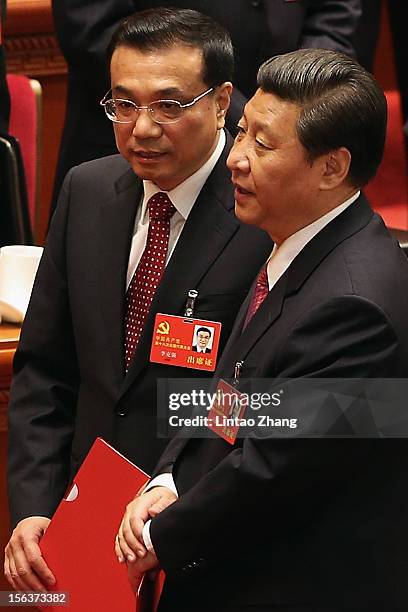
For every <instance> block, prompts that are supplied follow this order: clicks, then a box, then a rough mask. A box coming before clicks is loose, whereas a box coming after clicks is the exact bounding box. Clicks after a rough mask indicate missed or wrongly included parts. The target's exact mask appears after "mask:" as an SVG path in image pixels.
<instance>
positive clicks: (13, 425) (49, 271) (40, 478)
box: [8, 177, 78, 524]
mask: <svg viewBox="0 0 408 612" xmlns="http://www.w3.org/2000/svg"><path fill="white" fill-rule="evenodd" d="M69 179H70V177H68V178H67V180H66V181H65V184H64V188H63V190H62V193H61V198H60V206H59V207H58V211H57V213H56V214H55V216H54V219H53V222H52V225H51V228H50V232H49V235H48V239H47V244H46V246H45V249H44V253H43V256H42V259H41V262H40V266H39V269H38V273H37V277H36V280H35V284H34V288H33V293H32V297H31V301H30V305H29V308H28V312H27V315H26V318H25V321H24V325H23V329H22V333H21V339H20V343H19V347H18V350H17V352H16V355H15V359H14V378H13V382H12V387H11V394H10V403H9V409H8V416H9V426H8V431H9V434H8V435H9V451H8V452H9V463H8V484H9V500H10V510H11V517H12V522H13V524H15V523H17V522H18V521H19V520H21V519H22V518H24V517H26V516H30V515H43V516H51V515H52V514H53V512H54V510H55V508H56V506H57V505H58V503H59V501H60V500H61V498H62V496H63V494H64V492H65V489H66V486H67V484H68V478H69V465H70V451H71V441H72V435H73V429H74V420H75V405H76V398H77V389H78V368H77V357H76V351H75V342H74V336H73V329H72V322H71V316H70V307H69V299H68V292H67V281H66V261H65V229H66V224H67V217H68V212H67V210H68V208H67V204H68V199H69V182H70V180H69Z"/></svg>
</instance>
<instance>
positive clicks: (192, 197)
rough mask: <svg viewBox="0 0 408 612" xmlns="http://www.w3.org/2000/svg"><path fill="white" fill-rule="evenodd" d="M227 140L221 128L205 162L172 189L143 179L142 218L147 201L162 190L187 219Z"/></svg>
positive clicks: (144, 215) (142, 217)
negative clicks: (211, 151)
mask: <svg viewBox="0 0 408 612" xmlns="http://www.w3.org/2000/svg"><path fill="white" fill-rule="evenodd" d="M226 141H227V139H226V136H225V131H224V130H220V132H219V138H218V142H217V145H216V147H215V149H214V151H213V153H212V154H211V156H210V157H209V158H208V160H207V161H206V162H205V164H203V165H202V166H201V168H199V169H198V170H197V171H196V172H194V174H192V175H191V176H189V177H188V178H186V180H185V181H183V182H182V183H180V185H177V187H175V188H174V189H171V190H170V191H163V189H160V188H159V187H158V186H157V185H155V184H154V183H153V182H152V181H143V190H144V195H143V203H142V211H141V219H144V218H145V217H146V214H147V202H148V201H149V200H150V198H151V197H152V196H153V195H154V194H155V193H158V192H159V191H162V192H163V193H167V195H168V196H169V198H170V200H171V202H172V204H173V206H174V207H175V209H176V210H177V211H178V212H179V213H180V215H181V216H182V217H183V219H184V220H185V221H186V220H187V217H188V215H189V214H190V212H191V209H192V208H193V206H194V202H195V201H196V199H197V197H198V194H199V193H200V191H201V189H202V188H203V186H204V183H205V182H206V180H207V179H208V177H209V176H210V174H211V172H212V171H213V168H214V166H215V164H216V163H217V161H218V160H219V158H220V156H221V153H222V152H223V150H224V147H225V143H226Z"/></svg>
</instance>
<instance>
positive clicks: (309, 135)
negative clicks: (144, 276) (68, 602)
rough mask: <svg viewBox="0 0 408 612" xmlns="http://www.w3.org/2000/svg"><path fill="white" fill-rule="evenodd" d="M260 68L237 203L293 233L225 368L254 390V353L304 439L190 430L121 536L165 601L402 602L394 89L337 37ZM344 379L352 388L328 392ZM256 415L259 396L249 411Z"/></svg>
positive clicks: (401, 277) (258, 289)
mask: <svg viewBox="0 0 408 612" xmlns="http://www.w3.org/2000/svg"><path fill="white" fill-rule="evenodd" d="M258 83H259V89H258V91H257V92H256V94H255V96H254V97H253V98H252V99H251V100H250V101H249V102H248V104H247V105H246V107H245V112H244V116H243V117H242V119H241V120H240V122H239V134H238V136H237V138H236V141H235V144H234V147H233V149H232V151H231V153H230V155H229V159H228V166H229V167H230V169H231V171H232V180H233V183H234V186H235V199H236V213H237V216H238V217H239V218H240V219H241V220H242V221H245V222H246V223H249V224H251V225H256V226H258V227H261V228H263V229H265V230H266V231H267V232H268V233H269V234H270V236H271V237H272V238H273V240H274V241H275V244H276V247H275V248H274V252H273V254H272V256H271V258H270V259H269V260H268V263H267V265H266V266H265V267H264V268H263V269H262V271H261V273H260V274H259V275H258V277H257V280H256V283H255V284H254V287H253V289H252V291H251V292H250V294H249V296H248V298H247V300H246V301H245V302H244V304H243V306H242V309H241V311H240V313H239V315H238V317H237V320H236V322H235V325H234V329H233V331H232V334H231V337H230V339H229V341H228V344H227V346H226V349H225V351H224V354H223V357H222V359H221V362H220V363H219V365H218V368H217V371H216V379H217V378H219V377H221V378H224V379H225V378H227V379H229V378H231V377H233V376H234V371H235V373H236V376H235V378H236V380H235V386H236V387H237V386H238V390H241V391H245V385H242V386H241V385H239V381H240V378H239V377H238V374H239V370H240V372H241V377H243V378H244V379H245V378H247V379H251V380H250V382H251V385H252V389H253V390H254V391H259V390H260V389H261V388H263V390H265V389H266V390H268V391H269V392H270V393H272V392H275V393H276V394H277V395H274V398H275V400H276V398H277V397H278V398H279V397H280V398H281V399H280V402H281V403H280V409H281V414H283V415H284V416H286V417H292V416H294V417H296V418H297V419H298V421H299V425H298V429H297V430H295V438H293V437H291V436H290V435H289V434H290V432H291V429H289V427H290V426H289V427H288V429H287V432H284V433H283V435H282V434H281V435H280V436H279V434H276V433H275V434H274V427H273V426H272V425H270V426H269V428H267V429H265V428H262V427H261V426H259V428H258V429H256V427H255V429H253V430H252V432H251V433H250V434H249V435H245V433H243V435H242V436H241V437H238V438H237V439H236V440H235V443H233V444H229V443H227V442H226V441H225V439H223V438H222V437H221V436H220V435H217V434H216V433H213V432H210V434H211V435H207V437H206V438H205V437H204V431H205V428H204V429H203V431H202V432H201V439H200V437H199V435H197V433H198V432H197V431H195V432H192V431H191V430H190V431H188V430H187V431H186V430H184V431H182V432H181V435H180V436H178V437H177V438H174V439H173V441H172V442H171V443H170V445H169V447H168V449H167V450H166V452H165V453H164V455H163V458H162V460H161V462H160V464H159V466H158V468H157V470H156V472H157V474H158V477H157V478H160V479H161V480H160V481H159V480H155V479H153V481H152V483H151V485H152V486H153V487H154V488H152V489H151V490H147V489H146V492H144V493H143V494H142V495H140V496H139V497H137V498H136V499H135V500H134V501H133V502H132V503H131V504H130V506H128V508H127V510H126V512H125V515H124V518H123V521H122V524H121V527H120V529H119V533H118V537H117V542H116V552H117V555H118V557H119V558H120V560H124V559H126V560H127V561H128V567H129V575H130V579H131V582H132V584H133V586H134V587H136V586H137V584H138V582H139V581H140V577H141V575H142V574H143V571H145V570H147V569H152V568H155V567H158V566H159V565H160V566H161V567H162V568H163V569H164V570H165V572H166V576H167V578H166V583H165V586H164V591H163V595H162V600H161V605H160V608H159V609H160V612H164V611H166V612H167V611H170V610H178V611H181V610H183V611H187V610H194V611H195V612H201V610H203V611H204V610H217V611H218V612H221V611H222V612H225V611H227V610H228V611H234V612H237V611H238V610H248V611H249V610H251V611H252V610H253V611H256V612H261V611H262V612H263V611H267V610H268V611H270V612H272V611H273V612H283V611H284V610H285V611H286V610H288V611H289V610H290V611H293V612H295V611H296V612H309V611H312V610H313V612H316V611H319V612H323V611H324V612H334V611H335V612H340V611H348V612H356V611H357V610H358V611H359V612H384V610H387V612H398V611H402V610H404V609H405V607H406V604H407V601H408V587H407V580H406V567H407V560H408V552H407V551H408V529H407V515H408V494H407V487H406V474H407V471H408V445H407V442H406V440H403V439H395V438H394V439H382V440H380V439H378V438H379V437H382V436H383V435H384V434H381V431H382V432H384V430H386V429H387V428H388V427H389V426H390V425H392V421H393V420H394V419H396V422H398V419H401V418H402V419H403V420H405V421H406V395H405V396H402V399H403V401H402V403H401V404H400V408H401V412H400V413H398V412H397V411H396V406H398V405H396V404H393V403H391V401H390V400H389V399H388V398H389V397H390V389H394V387H395V385H397V384H398V382H397V381H396V382H394V381H390V380H389V379H391V378H393V377H396V378H402V379H406V378H407V377H408V329H407V312H408V262H407V260H406V257H405V256H404V254H403V253H402V251H401V249H400V248H399V246H398V244H397V242H396V241H395V240H394V239H393V238H392V237H391V236H390V234H389V233H388V231H387V229H386V228H385V226H384V223H383V221H382V220H381V218H380V217H379V216H377V215H375V214H373V212H372V210H371V209H370V207H369V205H368V203H367V202H366V201H365V199H364V197H363V196H362V195H360V192H359V189H360V188H361V187H362V186H363V185H364V184H365V183H366V182H367V181H368V180H369V179H370V178H371V177H372V176H373V175H374V174H375V171H376V168H377V167H378V164H379V163H380V160H381V156H382V149H383V143H384V134H385V125H386V103H385V98H384V95H383V93H382V92H381V90H380V89H379V88H378V86H377V85H376V84H375V82H374V81H373V79H372V77H371V76H370V75H369V74H368V73H367V72H365V71H364V69H363V68H361V67H360V66H359V65H358V64H356V63H355V62H354V61H353V60H350V59H348V58H346V57H345V56H343V55H341V54H337V53H334V52H331V51H321V50H319V51H314V50H302V51H295V52H293V53H289V54H287V55H285V56H279V57H276V58H272V59H271V60H269V61H267V62H266V63H265V64H264V65H263V66H262V67H261V69H260V72H259V75H258ZM265 378H267V379H269V384H268V386H266V387H265V385H266V383H265V380H263V381H262V380H259V379H265ZM371 378H375V379H381V380H380V381H378V382H379V383H380V388H381V390H382V391H381V395H382V396H383V397H384V398H386V400H385V402H384V404H383V408H384V412H378V410H377V411H373V412H371V409H370V403H369V402H368V400H367V399H366V397H368V394H369V390H370V381H369V380H366V379H371ZM308 379H309V384H305V383H307V382H308ZM311 379H317V381H313V380H311ZM326 379H330V380H331V379H336V380H337V387H335V388H336V389H337V391H338V392H339V393H340V395H338V396H337V398H338V399H336V396H335V395H334V394H333V393H329V392H327V393H325V394H323V396H322V394H317V395H316V393H315V391H314V389H316V385H315V383H316V382H317V383H318V382H319V380H320V381H321V384H322V385H324V384H329V382H330V381H327V380H326ZM358 379H362V380H360V381H359V380H358ZM285 381H286V383H285ZM299 382H302V383H303V386H302V394H301V395H299V396H298V397H297V400H296V396H294V395H293V393H294V392H295V391H296V388H297V387H296V384H299ZM218 384H219V385H220V384H221V383H218ZM261 384H262V385H263V386H262V387H261ZM387 385H388V386H387ZM390 385H391V386H390ZM219 388H220V387H219ZM353 388H354V391H353ZM355 389H358V390H359V392H358V394H356V393H355ZM282 391H284V393H282ZM289 392H291V393H292V395H290V394H289ZM405 393H406V386H405ZM288 394H289V395H288ZM250 397H251V396H250ZM271 397H272V396H271ZM286 397H288V398H289V399H290V398H291V397H292V398H294V401H291V402H289V401H287V400H286V399H285V398H286ZM348 397H350V398H354V400H353V401H351V400H350V401H349V400H348ZM375 399H378V400H379V399H380V398H379V397H378V396H376V397H375ZM346 400H347V401H346ZM285 402H286V403H285ZM273 406H274V404H273V403H272V402H271V403H270V404H269V407H266V408H265V410H264V413H263V414H264V415H265V417H274V416H275V414H276V409H274V408H273ZM344 406H347V407H348V409H347V410H346V409H345V408H344ZM377 409H378V406H377ZM375 413H376V414H377V416H379V419H378V420H377V421H376V420H375V419H374V416H375ZM254 414H255V413H254V412H252V411H251V404H250V405H249V407H248V408H247V409H246V414H245V416H246V417H251V416H254ZM391 415H392V416H391ZM219 433H220V432H219ZM192 434H194V435H192ZM315 434H317V435H318V436H319V437H321V439H318V440H316V439H310V438H309V439H308V436H310V435H312V436H313V435H315ZM353 434H354V435H353ZM359 434H361V437H359ZM391 435H394V436H395V435H396V436H398V435H401V436H403V435H404V433H403V432H402V431H401V430H400V429H398V428H394V429H393V433H392V434H391ZM405 435H406V431H405ZM279 437H280V438H281V439H279ZM343 437H346V438H347V437H348V438H349V439H342V438H343ZM208 438H210V439H208ZM339 438H340V439H339ZM172 479H173V481H172ZM165 483H167V484H165ZM154 485H156V486H154ZM160 485H162V486H160ZM177 495H178V498H177ZM151 517H152V520H150V521H149V520H148V519H149V518H151ZM146 549H147V551H146ZM135 554H136V555H137V556H138V559H137V561H136V562H135V561H134V555H135Z"/></svg>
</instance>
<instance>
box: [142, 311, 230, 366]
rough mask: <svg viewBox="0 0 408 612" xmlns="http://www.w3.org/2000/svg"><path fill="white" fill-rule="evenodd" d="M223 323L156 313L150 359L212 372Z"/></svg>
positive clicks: (155, 361)
mask: <svg viewBox="0 0 408 612" xmlns="http://www.w3.org/2000/svg"><path fill="white" fill-rule="evenodd" d="M220 334H221V323H220V322H218V321H206V320H205V319H195V318H193V317H191V318H189V317H179V316H175V315H169V314H162V313H157V315H156V319H155V324H154V333H153V338H152V346H151V350H150V361H152V362H154V363H164V364H166V365H171V366H181V367H183V368H192V369H194V370H207V371H209V372H213V371H214V370H215V366H216V364H217V353H218V345H219V343H220Z"/></svg>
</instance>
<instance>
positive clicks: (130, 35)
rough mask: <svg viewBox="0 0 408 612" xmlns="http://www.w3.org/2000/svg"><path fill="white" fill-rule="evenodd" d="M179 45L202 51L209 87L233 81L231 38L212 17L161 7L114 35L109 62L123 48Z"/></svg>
mask: <svg viewBox="0 0 408 612" xmlns="http://www.w3.org/2000/svg"><path fill="white" fill-rule="evenodd" d="M179 44H182V45H186V46H190V47H193V48H197V49H201V50H202V53H203V60H204V74H203V75H202V76H203V81H204V83H205V84H206V85H208V86H209V87H215V86H217V85H220V84H221V83H224V82H225V81H231V80H232V78H233V72H234V51H233V47H232V42H231V37H230V35H229V34H228V32H227V30H226V29H225V28H223V27H222V26H221V25H220V24H218V23H217V22H216V21H214V20H213V19H212V18H211V17H208V16H207V15H202V14H201V13H199V12H198V11H193V10H190V9H176V8H163V7H159V8H156V9H148V10H146V11H137V12H136V13H134V14H133V15H130V16H129V17H126V18H125V19H124V20H123V21H121V23H120V24H119V26H118V27H117V29H116V30H115V32H114V33H113V36H112V39H111V41H110V44H109V47H108V62H109V64H110V61H111V59H112V55H113V52H114V51H115V49H117V48H118V47H120V46H126V47H131V48H132V47H133V48H135V49H138V50H141V51H152V50H156V49H165V48H169V47H172V46H174V45H179Z"/></svg>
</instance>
